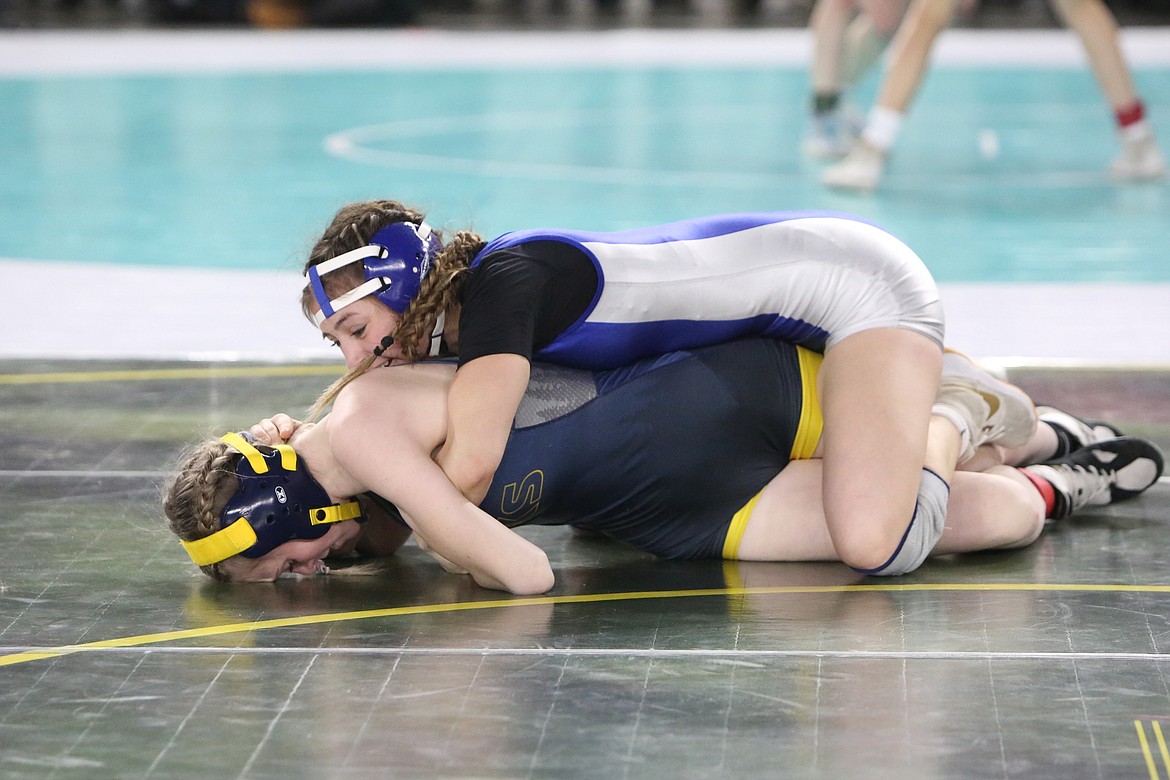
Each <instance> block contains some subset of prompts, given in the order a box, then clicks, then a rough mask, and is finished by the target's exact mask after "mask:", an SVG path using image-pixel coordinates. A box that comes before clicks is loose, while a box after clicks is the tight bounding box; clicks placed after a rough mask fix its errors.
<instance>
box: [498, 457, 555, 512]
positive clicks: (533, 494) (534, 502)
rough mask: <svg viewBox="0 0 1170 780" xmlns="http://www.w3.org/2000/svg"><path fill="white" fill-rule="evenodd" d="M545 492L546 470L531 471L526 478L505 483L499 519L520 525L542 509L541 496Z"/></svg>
mask: <svg viewBox="0 0 1170 780" xmlns="http://www.w3.org/2000/svg"><path fill="white" fill-rule="evenodd" d="M543 492H544V472H543V471H541V470H540V469H537V470H535V471H532V472H529V473H528V475H527V476H525V477H524V479H522V480H520V481H519V482H513V483H511V484H509V485H504V490H503V495H502V496H501V497H500V516H499V518H498V519H499V520H500V521H501V522H502V523H504V524H505V525H519V524H520V523H523V522H524V521H525V520H527V519H528V518H530V517H532V515H534V514H536V513H537V512H538V511H540V496H541V494H542V493H543Z"/></svg>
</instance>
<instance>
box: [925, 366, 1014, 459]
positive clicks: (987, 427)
mask: <svg viewBox="0 0 1170 780" xmlns="http://www.w3.org/2000/svg"><path fill="white" fill-rule="evenodd" d="M935 402H936V403H939V404H942V405H944V406H948V407H950V408H951V409H954V410H955V411H957V412H959V413H960V415H961V416H962V417H963V419H964V421H965V422H966V423H967V428H968V431H969V432H970V443H969V444H968V446H967V447H966V448H965V449H964V451H963V452H962V453H960V455H959V462H960V463H963V462H965V461H967V460H970V459H971V458H972V457H974V456H975V451H976V450H977V449H979V448H980V447H981V446H983V445H984V444H999V445H1002V446H1004V447H1020V446H1023V445H1024V444H1027V443H1028V440H1029V439H1031V438H1032V434H1033V433H1034V432H1035V431H1036V425H1037V417H1036V407H1035V405H1034V404H1033V403H1032V399H1031V397H1030V396H1029V395H1028V394H1027V393H1025V392H1024V391H1023V390H1021V389H1020V388H1018V387H1016V386H1015V385H1013V384H1009V383H1007V382H1004V381H1002V380H1000V379H997V378H996V377H994V376H992V375H991V374H990V373H989V372H988V371H986V370H984V369H982V368H980V367H979V366H977V365H976V364H975V363H974V362H972V361H971V359H970V358H968V357H967V356H966V355H963V354H962V353H959V352H955V351H953V350H949V349H948V350H947V351H946V352H945V353H943V370H942V381H941V382H940V383H939V392H938V397H937V398H936V401H935Z"/></svg>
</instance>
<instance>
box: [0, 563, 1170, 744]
mask: <svg viewBox="0 0 1170 780" xmlns="http://www.w3.org/2000/svg"><path fill="white" fill-rule="evenodd" d="M874 591H877V592H884V593H898V592H913V591H926V592H944V591H1034V592H1045V591H1065V592H1070V591H1071V592H1101V593H1170V585H1107V584H1096V585H1094V584H1080V585H1078V584H1041V583H1014V584H1013V583H950V584H948V583H934V584H930V583H916V584H906V585H896V584H881V585H793V586H783V587H752V588H744V587H734V588H711V589H696V590H665V591H628V592H623V593H588V594H578V595H570V596H535V597H528V598H506V599H494V600H489V601H464V602H453V603H450V604H420V605H416V606H412V607H388V608H384V609H365V610H359V611H356V612H327V613H322V614H315V615H299V616H296V617H286V618H273V619H270V620H255V621H250V622H245V623H224V624H219V625H212V626H203V627H201V628H188V629H182V630H178V631H164V632H160V633H154V634H140V635H138V636H128V637H120V638H115V639H104V640H101V641H97V642H86V643H83V644H77V645H61V646H59V647H51V648H45V649H43V650H30V651H25V652H22V653H12V654H9V655H4V656H0V666H13V665H16V664H21V663H28V662H30V661H40V660H44V659H46V658H58V657H60V656H64V655H70V654H72V653H80V652H86V651H93V650H104V649H108V648H114V647H119V648H121V647H140V646H143V645H151V644H159V643H161V642H173V641H178V640H183V639H197V638H200V637H208V636H222V635H224V634H238V633H243V632H248V631H262V630H266V629H271V628H290V627H295V626H308V625H315V624H320V623H338V622H343V621H349V620H366V619H369V618H380V617H398V616H401V615H422V614H435V613H440V612H463V611H469V610H476V609H497V608H500V607H528V606H536V605H542V604H592V603H600V602H605V601H634V600H638V599H668V598H694V597H701V596H748V595H774V594H801V593H848V592H858V593H864V592H874ZM1142 736H1143V737H1144V734H1143V735H1142Z"/></svg>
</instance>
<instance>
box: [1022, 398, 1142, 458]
mask: <svg viewBox="0 0 1170 780" xmlns="http://www.w3.org/2000/svg"><path fill="white" fill-rule="evenodd" d="M1036 412H1037V413H1038V414H1039V416H1040V421H1041V422H1046V423H1048V424H1049V425H1051V426H1052V427H1054V428H1057V429H1059V431H1058V432H1057V436H1060V435H1061V433H1063V434H1064V437H1062V438H1065V439H1066V441H1067V445H1068V452H1076V451H1077V450H1079V449H1080V448H1081V447H1087V446H1088V445H1090V444H1096V443H1097V442H1099V441H1105V440H1106V439H1115V438H1117V437H1118V436H1123V435H1124V434H1123V433H1122V432H1121V431H1120V430H1119V429H1118V428H1116V427H1114V426H1113V425H1110V424H1109V423H1107V422H1103V421H1101V420H1083V419H1081V418H1080V417H1076V416H1075V415H1071V414H1069V413H1068V412H1065V411H1061V410H1060V409H1057V408H1056V407H1054V406H1037V407H1036Z"/></svg>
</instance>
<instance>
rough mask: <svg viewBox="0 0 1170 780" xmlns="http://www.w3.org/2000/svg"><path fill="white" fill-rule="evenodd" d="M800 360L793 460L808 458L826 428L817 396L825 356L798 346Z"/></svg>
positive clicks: (814, 450) (797, 354) (797, 351)
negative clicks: (798, 419)
mask: <svg viewBox="0 0 1170 780" xmlns="http://www.w3.org/2000/svg"><path fill="white" fill-rule="evenodd" d="M796 357H797V359H798V360H799V361H800V391H801V397H800V422H799V423H798V424H797V426H796V436H795V437H794V438H793V440H792V455H791V458H792V460H808V459H809V458H811V457H812V456H813V453H814V452H816V449H817V445H818V444H820V443H821V432H822V431H823V430H824V428H825V420H824V417H822V416H821V401H820V399H819V398H818V397H817V375H818V373H819V372H820V370H821V363H822V362H823V361H824V359H825V356H824V355H822V354H821V353H819V352H813V351H811V350H808V349H805V348H804V347H797V348H796Z"/></svg>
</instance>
